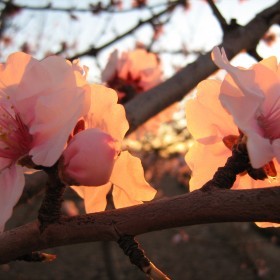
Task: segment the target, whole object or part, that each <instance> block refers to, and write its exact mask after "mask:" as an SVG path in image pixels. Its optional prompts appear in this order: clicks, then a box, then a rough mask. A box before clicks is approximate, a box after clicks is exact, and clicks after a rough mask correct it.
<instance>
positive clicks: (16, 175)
mask: <svg viewBox="0 0 280 280" xmlns="http://www.w3.org/2000/svg"><path fill="white" fill-rule="evenodd" d="M23 188H24V175H23V171H22V167H21V166H18V165H12V166H11V167H10V168H6V169H4V170H2V171H1V173H0V232H2V231H3V230H4V226H5V223H6V222H7V220H8V219H9V218H10V217H11V215H12V212H13V207H14V206H15V204H16V203H17V201H18V200H19V198H20V196H21V194H22V191H23Z"/></svg>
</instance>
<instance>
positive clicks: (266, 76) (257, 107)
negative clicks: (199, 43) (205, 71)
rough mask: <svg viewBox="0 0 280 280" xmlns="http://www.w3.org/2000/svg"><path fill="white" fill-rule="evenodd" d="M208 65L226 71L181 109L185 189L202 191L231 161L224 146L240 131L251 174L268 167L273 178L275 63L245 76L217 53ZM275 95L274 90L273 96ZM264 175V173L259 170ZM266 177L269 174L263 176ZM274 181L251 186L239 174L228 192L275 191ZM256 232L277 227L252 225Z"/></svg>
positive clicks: (199, 89) (275, 159)
mask: <svg viewBox="0 0 280 280" xmlns="http://www.w3.org/2000/svg"><path fill="white" fill-rule="evenodd" d="M212 57H213V59H214V62H215V63H216V64H217V65H218V66H219V67H222V68H223V69H225V70H227V71H228V73H229V74H228V75H226V77H225V79H224V80H223V81H222V82H221V81H218V80H211V79H209V80H205V81H203V82H201V83H200V84H199V85H198V87H197V94H196V97H195V98H194V99H192V100H189V101H188V102H187V105H186V117H187V126H188V129H189V131H190V133H191V134H192V136H193V137H194V139H195V143H194V145H193V146H192V147H191V149H190V151H189V152H188V153H187V155H186V161H187V163H188V165H189V166H190V168H191V169H192V178H191V180H190V189H191V190H195V189H198V188H200V187H202V186H203V185H204V184H205V183H206V182H207V181H209V180H211V179H212V177H213V175H214V173H215V172H216V171H217V169H218V168H219V167H221V166H224V165H225V163H226V161H227V159H228V157H230V156H231V154H232V153H231V149H230V143H229V142H231V141H234V139H236V138H237V137H238V136H239V134H240V131H241V132H242V133H244V134H245V136H246V137H247V148H248V153H249V158H250V161H251V164H252V166H253V167H254V168H264V167H265V166H266V165H267V164H268V163H271V164H272V165H273V169H275V170H274V173H275V174H274V176H275V177H276V176H277V174H279V172H280V165H279V162H278V155H279V152H277V151H276V147H277V145H278V134H277V131H279V128H278V127H277V125H276V121H277V118H278V111H279V109H278V106H277V105H278V103H277V100H278V95H279V89H278V87H279V82H278V81H279V73H278V72H279V71H278V65H277V63H276V59H275V58H273V57H272V58H268V59H265V60H263V61H261V62H260V63H258V64H256V65H254V66H252V68H251V69H249V70H243V69H239V68H236V67H233V66H232V65H230V64H229V62H228V60H227V58H226V55H225V53H224V51H223V53H222V54H221V53H220V51H219V49H218V48H215V49H214V50H213V53H212ZM277 89H278V90H277ZM264 170H265V171H266V172H267V170H266V169H264ZM267 175H269V174H267ZM277 185H279V182H278V180H277V178H270V176H268V178H267V179H265V180H264V181H256V180H253V179H252V178H251V177H250V176H249V175H248V174H240V175H238V177H237V180H236V182H235V183H234V185H233V189H242V188H259V187H264V186H277ZM258 225H259V226H262V227H267V226H279V224H272V223H258Z"/></svg>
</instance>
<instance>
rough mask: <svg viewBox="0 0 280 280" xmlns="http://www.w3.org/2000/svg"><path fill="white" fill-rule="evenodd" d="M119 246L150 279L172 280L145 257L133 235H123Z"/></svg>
mask: <svg viewBox="0 0 280 280" xmlns="http://www.w3.org/2000/svg"><path fill="white" fill-rule="evenodd" d="M118 244H119V246H120V247H121V249H122V250H123V251H124V253H125V254H126V255H127V256H128V257H129V259H130V262H131V263H132V264H134V265H136V266H138V267H139V268H140V269H141V270H142V271H143V272H144V273H146V275H147V277H149V279H154V280H168V279H170V278H169V277H168V276H166V275H165V274H164V273H163V272H162V271H160V270H159V269H158V268H157V267H156V266H155V265H154V264H153V263H152V262H151V261H150V260H149V259H148V258H147V257H146V255H145V252H144V251H143V249H142V248H141V247H140V245H139V243H138V242H137V241H136V240H135V238H134V236H132V235H123V236H121V237H120V239H119V240H118Z"/></svg>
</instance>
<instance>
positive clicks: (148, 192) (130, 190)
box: [110, 151, 156, 207]
mask: <svg viewBox="0 0 280 280" xmlns="http://www.w3.org/2000/svg"><path fill="white" fill-rule="evenodd" d="M110 181H111V182H112V183H113V184H114V185H115V186H117V187H118V188H120V189H122V190H123V191H125V192H126V193H127V195H128V197H129V198H130V201H131V202H132V201H138V202H140V203H141V202H142V201H149V200H152V199H153V198H154V196H155V194H156V190H155V189H154V188H152V187H151V186H150V185H149V184H148V183H147V182H146V180H145V177H144V171H143V167H142V164H141V161H140V159H139V158H136V157H134V156H132V155H131V154H130V153H129V152H127V151H125V152H122V153H121V155H120V156H119V158H118V159H117V160H116V162H115V166H114V168H113V172H112V175H111V178H110ZM117 193H119V192H118V191H116V190H115V194H117ZM120 197H121V196H120ZM122 197H123V196H122ZM126 201H128V200H126ZM114 203H115V206H116V207H117V205H119V204H122V202H121V201H117V200H114ZM126 206H129V205H126Z"/></svg>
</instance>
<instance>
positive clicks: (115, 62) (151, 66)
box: [102, 49, 162, 103]
mask: <svg viewBox="0 0 280 280" xmlns="http://www.w3.org/2000/svg"><path fill="white" fill-rule="evenodd" d="M102 81H103V82H106V84H107V85H108V86H109V87H111V88H114V89H116V90H117V91H118V92H119V98H120V100H121V102H122V103H124V102H126V101H128V100H130V99H131V98H132V97H133V96H134V94H137V93H141V92H144V91H146V90H148V89H150V88H152V87H154V86H156V85H157V84H159V83H160V82H161V81H162V72H161V67H160V63H159V60H158V57H157V56H156V55H155V54H154V53H149V52H147V51H146V50H144V49H135V50H134V51H130V52H123V53H122V54H121V55H119V53H118V51H117V50H115V51H114V52H113V53H112V54H111V56H110V58H109V61H108V63H107V65H106V67H105V69H104V71H103V73H102ZM130 94H131V96H130Z"/></svg>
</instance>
